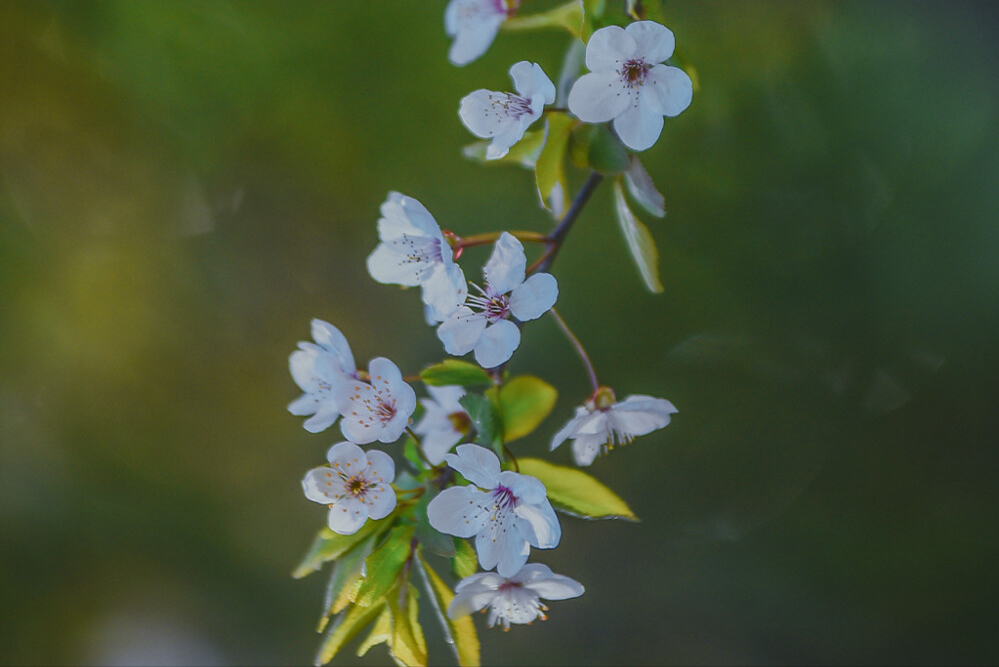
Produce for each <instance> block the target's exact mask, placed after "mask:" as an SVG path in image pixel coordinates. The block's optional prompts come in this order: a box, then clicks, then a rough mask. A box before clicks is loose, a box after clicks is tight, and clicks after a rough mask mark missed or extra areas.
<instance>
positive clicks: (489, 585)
mask: <svg viewBox="0 0 999 667" xmlns="http://www.w3.org/2000/svg"><path fill="white" fill-rule="evenodd" d="M505 581H506V580H505V579H504V578H503V577H501V576H500V575H498V574H496V573H495V572H479V573H477V574H473V575H471V576H469V577H465V578H464V579H462V580H461V581H459V582H458V585H457V586H456V587H455V589H454V592H455V595H454V600H452V601H451V604H450V606H448V609H447V615H448V618H450V619H452V620H453V619H456V618H460V617H462V616H467V615H468V614H471V613H474V612H477V611H479V610H480V609H483V608H484V607H486V606H488V605H489V604H491V603H492V601H493V599H494V598H495V597H496V591H497V589H498V588H499V587H500V585H501V584H503V583H505Z"/></svg>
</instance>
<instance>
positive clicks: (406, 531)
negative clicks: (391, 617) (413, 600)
mask: <svg viewBox="0 0 999 667" xmlns="http://www.w3.org/2000/svg"><path fill="white" fill-rule="evenodd" d="M414 531H415V527H414V526H411V525H410V526H396V527H395V528H393V529H392V532H391V533H389V536H388V537H387V538H386V539H385V541H384V542H383V543H382V544H381V545H380V546H378V547H377V548H376V549H375V550H374V551H372V552H371V555H370V556H368V557H367V558H365V559H364V569H365V574H364V579H362V580H361V583H360V585H358V586H357V587H356V588H355V589H354V591H353V592H352V594H351V601H352V602H354V603H355V604H357V605H360V606H362V607H371V606H375V605H378V604H380V603H381V602H382V600H383V599H384V596H385V593H386V592H387V591H389V590H390V589H391V588H392V586H394V585H395V584H396V579H397V578H398V576H399V573H400V572H402V568H403V566H404V565H405V564H406V561H407V560H409V556H410V554H411V542H412V540H413V533H414Z"/></svg>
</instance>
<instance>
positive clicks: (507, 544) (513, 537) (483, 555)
mask: <svg viewBox="0 0 999 667" xmlns="http://www.w3.org/2000/svg"><path fill="white" fill-rule="evenodd" d="M513 521H514V516H513V514H512V513H511V512H503V511H499V512H496V511H494V513H493V515H492V516H491V517H490V519H489V520H488V521H487V522H486V525H485V528H484V529H483V530H482V531H481V532H480V533H479V534H478V535H476V538H475V551H476V553H478V555H479V565H480V566H481V567H482V569H483V570H491V569H493V568H494V567H495V568H496V571H497V572H498V573H499V574H500V575H502V576H504V577H509V576H512V575H513V574H515V573H516V572H517V571H518V570H520V568H522V567H523V566H524V563H526V562H527V557H528V555H530V553H531V547H530V545H529V544H528V543H527V542H526V541H525V540H523V539H519V538H518V537H517V534H511V532H512V529H513V525H512V524H513Z"/></svg>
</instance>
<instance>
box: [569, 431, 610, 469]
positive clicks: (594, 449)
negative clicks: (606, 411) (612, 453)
mask: <svg viewBox="0 0 999 667" xmlns="http://www.w3.org/2000/svg"><path fill="white" fill-rule="evenodd" d="M605 444H607V435H606V434H604V435H602V436H601V435H581V436H579V437H578V438H576V439H575V440H573V441H572V455H573V458H575V460H576V465H578V466H588V465H590V464H591V463H593V460H594V459H595V458H597V454H599V453H600V450H601V448H602V447H603V446H604V445H605Z"/></svg>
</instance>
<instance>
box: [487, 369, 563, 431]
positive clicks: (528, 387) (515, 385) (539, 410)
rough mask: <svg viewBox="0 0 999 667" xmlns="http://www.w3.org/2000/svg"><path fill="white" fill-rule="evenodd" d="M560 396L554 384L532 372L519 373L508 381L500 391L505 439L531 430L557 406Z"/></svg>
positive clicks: (500, 406)
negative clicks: (556, 402) (526, 373)
mask: <svg viewBox="0 0 999 667" xmlns="http://www.w3.org/2000/svg"><path fill="white" fill-rule="evenodd" d="M557 398H558V392H557V391H556V390H555V387H553V386H551V385H550V384H548V383H547V382H545V381H544V380H542V379H541V378H536V377H534V376H533V375H519V376H517V377H515V378H513V379H512V380H510V381H509V382H507V383H505V384H504V385H503V386H502V387H500V388H499V394H498V412H499V414H500V420H501V421H502V423H503V441H504V442H511V441H513V440H516V439H517V438H523V437H524V436H525V435H528V434H529V433H531V432H532V431H533V430H534V429H536V428H537V427H538V425H539V424H541V422H542V421H544V419H545V417H547V416H548V414H549V413H550V412H551V411H552V408H554V407H555V401H556V399H557Z"/></svg>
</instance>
